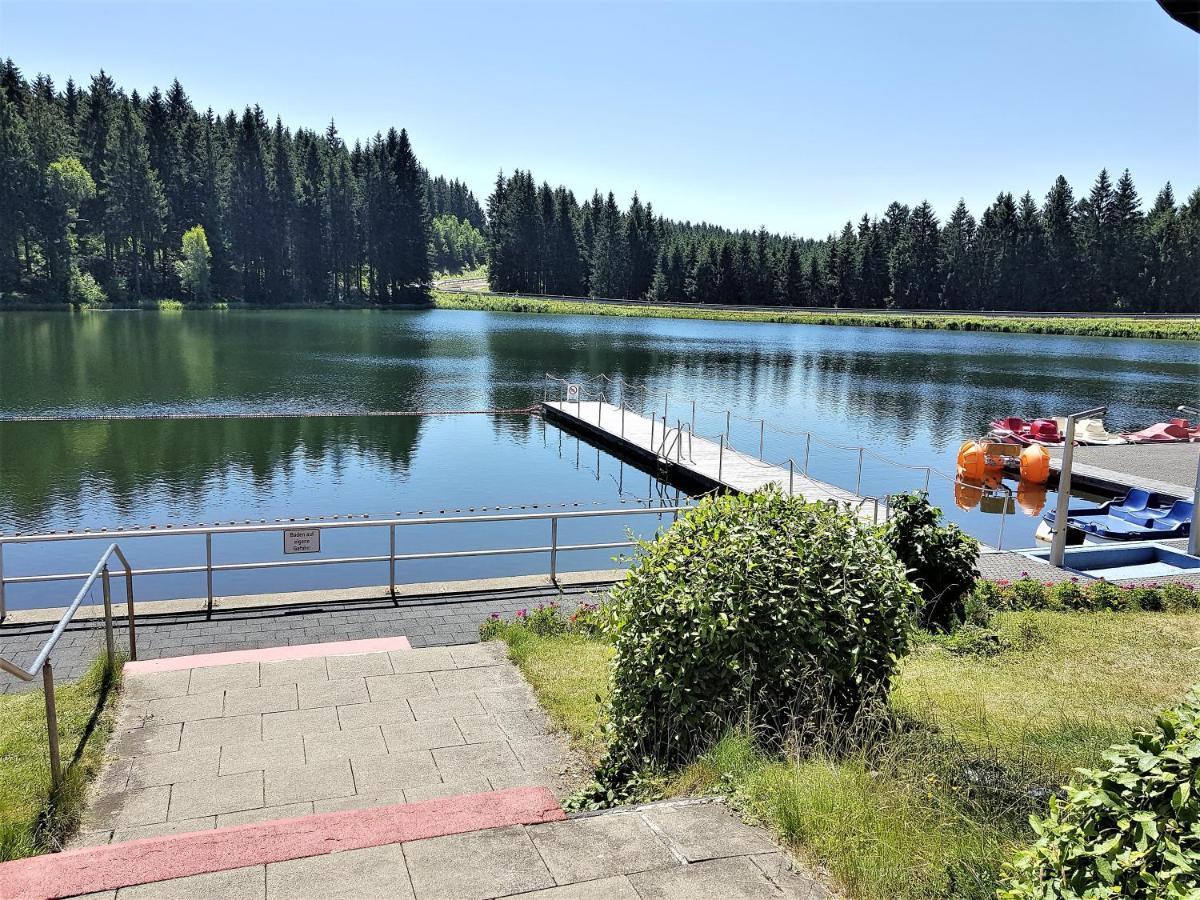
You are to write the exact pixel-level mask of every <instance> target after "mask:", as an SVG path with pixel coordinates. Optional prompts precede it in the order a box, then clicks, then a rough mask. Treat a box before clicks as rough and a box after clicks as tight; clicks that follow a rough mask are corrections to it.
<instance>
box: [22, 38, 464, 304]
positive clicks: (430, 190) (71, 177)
mask: <svg viewBox="0 0 1200 900" xmlns="http://www.w3.org/2000/svg"><path fill="white" fill-rule="evenodd" d="M483 224H484V216H483V210H482V209H481V208H480V205H479V202H478V201H477V200H476V198H475V196H474V194H472V193H471V191H470V190H469V189H468V188H467V187H466V186H465V185H463V184H462V183H461V182H459V181H456V180H451V181H447V179H445V178H444V177H440V176H439V177H436V178H431V177H430V176H429V175H428V173H427V172H426V171H425V170H424V169H423V168H422V167H421V165H420V163H419V162H418V161H417V157H416V156H415V154H414V152H413V148H412V145H411V144H410V142H409V138H408V135H407V133H406V132H404V131H403V130H401V131H399V132H397V131H396V130H395V129H390V130H388V132H387V133H386V134H377V135H376V136H375V137H374V138H373V139H372V140H371V141H369V142H368V143H367V144H365V145H363V144H359V143H356V144H355V145H354V146H353V147H347V146H346V144H345V143H344V142H343V140H342V139H341V137H340V136H339V135H338V132H337V129H336V128H335V127H334V125H333V124H332V123H331V124H330V125H329V127H328V128H327V129H326V130H325V131H324V132H323V133H316V132H313V131H308V130H305V129H298V130H296V131H294V132H293V131H291V130H289V129H288V128H287V127H286V126H285V125H284V123H283V122H281V121H280V120H279V119H276V120H275V122H274V124H273V125H272V124H271V123H269V122H268V121H267V118H266V116H265V115H264V113H263V112H262V110H261V109H259V108H258V107H257V106H255V107H253V108H251V107H247V108H246V109H245V110H244V111H243V112H242V113H241V114H240V115H238V114H235V113H234V112H233V111H229V112H228V113H226V114H225V115H224V116H218V115H215V114H214V113H213V111H212V110H211V109H210V110H205V111H203V112H201V111H197V110H196V109H194V108H193V107H192V104H191V102H190V101H189V100H188V96H187V94H186V93H185V92H184V89H183V87H182V86H181V85H180V84H179V82H178V81H176V82H174V83H173V84H172V85H171V87H170V88H169V89H168V90H167V92H166V93H165V94H164V93H162V92H160V91H159V90H158V89H157V88H156V89H154V90H153V91H151V93H150V94H149V95H147V96H146V97H141V96H139V95H138V93H137V92H136V91H135V92H131V93H129V94H126V93H125V92H124V91H122V90H121V89H120V88H119V87H118V86H117V85H116V84H115V82H114V81H113V79H112V78H110V77H109V76H108V75H106V74H105V73H103V72H101V73H100V74H98V75H96V76H94V77H93V78H92V79H91V83H90V84H89V85H88V86H87V88H86V89H80V88H79V87H78V86H77V85H75V84H74V83H73V82H70V81H68V82H67V84H66V85H65V86H64V88H63V90H61V91H60V90H58V89H56V87H55V85H54V84H53V83H52V82H51V81H50V79H49V78H47V77H44V76H38V77H37V78H35V79H34V80H33V81H32V82H27V80H26V79H24V78H23V77H22V75H21V72H20V71H19V70H18V69H17V67H16V66H15V65H14V64H13V63H12V61H11V60H10V61H8V62H6V63H4V64H3V66H2V67H0V291H13V292H22V293H28V294H30V295H34V296H41V297H45V298H47V299H51V300H58V301H61V300H65V299H70V300H71V301H72V302H75V303H94V302H99V301H102V300H104V299H113V300H137V299H139V298H142V297H153V298H160V297H183V298H185V299H188V300H198V301H204V300H212V299H220V298H234V299H240V300H244V301H247V302H251V303H266V304H279V303H323V302H334V303H337V302H361V301H363V300H367V299H369V300H373V301H376V302H382V303H389V302H399V301H403V300H406V299H410V298H411V297H412V295H413V294H414V293H421V292H423V291H424V288H425V286H426V285H427V284H428V282H429V281H430V276H431V266H432V265H433V264H434V263H435V262H436V264H437V265H438V266H439V267H442V268H445V269H448V270H451V271H456V270H458V269H460V268H463V267H464V266H475V265H478V264H479V263H480V262H481V260H482V255H483V239H482V235H480V234H479V232H478V229H479V228H481V227H482V226H483Z"/></svg>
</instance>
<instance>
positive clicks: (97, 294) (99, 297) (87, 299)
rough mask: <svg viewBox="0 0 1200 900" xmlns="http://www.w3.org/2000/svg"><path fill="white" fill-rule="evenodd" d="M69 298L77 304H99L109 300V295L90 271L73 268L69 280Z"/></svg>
mask: <svg viewBox="0 0 1200 900" xmlns="http://www.w3.org/2000/svg"><path fill="white" fill-rule="evenodd" d="M67 300H69V301H70V302H71V303H73V304H74V305H75V306H99V305H100V304H101V303H107V302H108V295H107V294H105V293H104V288H102V287H101V286H100V282H98V281H96V279H95V278H93V277H92V275H91V273H90V272H81V271H79V269H72V270H71V277H70V279H69V280H68V282H67Z"/></svg>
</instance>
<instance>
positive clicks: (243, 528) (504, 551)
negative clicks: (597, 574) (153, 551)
mask: <svg viewBox="0 0 1200 900" xmlns="http://www.w3.org/2000/svg"><path fill="white" fill-rule="evenodd" d="M689 508H690V506H687V505H676V506H655V507H646V508H626V509H600V510H573V511H570V512H537V513H503V514H493V515H474V516H445V517H442V518H388V519H345V520H335V521H326V522H308V521H291V522H277V523H262V524H257V525H214V526H211V527H206V526H189V527H184V528H141V529H131V530H128V531H121V532H120V537H121V538H122V539H126V538H140V537H152V536H165V535H171V536H180V535H182V536H187V535H192V536H203V537H204V539H205V561H204V564H203V565H184V566H159V567H153V568H145V569H133V568H128V571H127V577H128V578H129V579H132V577H133V576H134V575H184V574H198V573H205V574H206V575H207V586H206V599H207V607H206V609H207V613H208V615H210V616H211V615H212V609H213V599H214V592H213V574H214V573H217V572H238V571H249V570H256V569H286V568H294V567H300V566H330V565H347V564H355V563H384V562H386V563H388V590H389V593H390V595H391V596H392V597H393V598H394V597H395V595H396V563H397V562H406V561H412V560H422V559H460V558H465V557H472V556H514V555H521V554H530V553H549V554H550V577H551V578H552V579H556V578H557V576H558V554H559V553H569V552H574V551H583V550H610V549H617V548H621V547H632V546H634V545H635V542H633V541H605V542H597V543H588V544H560V543H559V541H558V523H559V521H560V520H562V519H568V520H569V519H593V518H608V517H612V516H636V515H656V516H663V515H667V514H674V515H675V516H678V514H679V513H680V512H683V511H685V510H687V509H689ZM522 521H548V522H549V523H550V543H549V544H545V545H537V546H532V547H500V548H482V549H478V550H442V551H432V552H428V553H397V552H396V529H397V528H406V527H414V526H420V525H462V524H480V523H498V522H522ZM337 528H387V529H388V536H389V542H388V552H387V553H386V554H382V555H379V554H376V555H370V556H339V557H320V558H313V559H295V560H261V561H251V562H238V563H214V562H213V548H212V539H213V536H214V535H219V534H252V533H263V532H268V533H269V532H276V533H283V532H285V531H290V530H293V529H304V530H315V531H324V530H333V529H337ZM104 536H105V532H103V531H101V532H66V533H56V534H23V535H12V536H3V537H0V613H2V612H3V609H4V606H3V600H4V588H5V586H6V585H13V584H41V583H49V582H56V581H73V580H76V579H79V578H84V577H88V578H89V580H88V582H87V583H86V584H85V588H86V587H87V586H90V584H91V583H92V582H93V581H94V574H93V576H87V573H83V572H72V573H55V574H51V575H14V576H5V575H4V574H3V568H2V565H3V552H4V547H5V545H6V544H21V543H42V542H55V541H79V540H95V539H97V538H100V537H104ZM113 548H116V545H115V544H114V545H113ZM110 549H111V548H110ZM115 552H117V553H118V554H119V553H120V549H119V548H116V550H115ZM121 559H122V560H124V556H121ZM128 583H129V584H132V582H131V581H129V582H128ZM31 677H32V676H31Z"/></svg>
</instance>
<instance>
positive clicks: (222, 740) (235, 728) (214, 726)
mask: <svg viewBox="0 0 1200 900" xmlns="http://www.w3.org/2000/svg"><path fill="white" fill-rule="evenodd" d="M271 715H280V716H284V715H291V713H272V714H271ZM262 739H263V717H262V716H259V715H250V716H229V717H228V718H224V719H202V720H197V721H192V722H185V723H184V725H183V735H182V737H181V738H180V740H179V747H180V749H182V750H189V749H193V748H195V747H228V746H230V745H232V744H255V743H258V742H259V741H261V740H262Z"/></svg>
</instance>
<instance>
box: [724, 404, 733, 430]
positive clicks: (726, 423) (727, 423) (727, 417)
mask: <svg viewBox="0 0 1200 900" xmlns="http://www.w3.org/2000/svg"><path fill="white" fill-rule="evenodd" d="M731 433H732V427H731V426H730V424H729V410H725V434H726V435H727V436H728V435H729V434H731Z"/></svg>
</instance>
